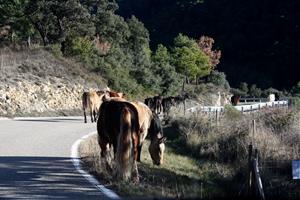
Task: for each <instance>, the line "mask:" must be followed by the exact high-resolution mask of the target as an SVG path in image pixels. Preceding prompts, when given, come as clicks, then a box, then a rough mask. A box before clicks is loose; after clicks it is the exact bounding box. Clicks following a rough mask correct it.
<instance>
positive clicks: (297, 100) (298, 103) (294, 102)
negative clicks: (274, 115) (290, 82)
mask: <svg viewBox="0 0 300 200" xmlns="http://www.w3.org/2000/svg"><path fill="white" fill-rule="evenodd" d="M289 101H290V102H289V103H290V105H291V106H292V107H294V108H295V109H297V110H300V97H292V98H291V99H290V100H289Z"/></svg>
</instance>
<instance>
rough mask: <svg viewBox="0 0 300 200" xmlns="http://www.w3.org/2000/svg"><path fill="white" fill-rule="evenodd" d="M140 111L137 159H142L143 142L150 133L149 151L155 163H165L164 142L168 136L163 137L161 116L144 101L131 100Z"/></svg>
mask: <svg viewBox="0 0 300 200" xmlns="http://www.w3.org/2000/svg"><path fill="white" fill-rule="evenodd" d="M131 103H132V104H133V105H134V106H135V108H136V109H137V111H138V114H139V124H140V133H139V141H138V154H137V161H139V162H140V161H141V151H142V146H143V143H144V141H145V139H146V137H147V135H148V132H149V133H150V138H151V143H150V146H149V152H150V155H151V157H152V161H153V164H156V165H160V164H162V163H163V154H164V149H165V146H164V142H165V140H166V138H164V137H163V131H162V127H161V123H160V119H159V117H158V116H157V115H156V114H155V113H154V112H152V111H151V110H150V109H149V107H148V106H147V105H145V104H144V103H142V102H138V101H136V102H131Z"/></svg>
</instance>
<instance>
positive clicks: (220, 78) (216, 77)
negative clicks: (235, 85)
mask: <svg viewBox="0 0 300 200" xmlns="http://www.w3.org/2000/svg"><path fill="white" fill-rule="evenodd" d="M207 81H208V82H211V83H213V84H214V85H217V86H222V87H224V88H225V89H229V88H230V86H229V83H228V81H227V80H226V75H225V74H224V72H219V71H212V73H211V74H210V75H208V77H207Z"/></svg>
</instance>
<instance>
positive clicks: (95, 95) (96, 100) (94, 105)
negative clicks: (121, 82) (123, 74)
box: [82, 90, 126, 123]
mask: <svg viewBox="0 0 300 200" xmlns="http://www.w3.org/2000/svg"><path fill="white" fill-rule="evenodd" d="M105 97H106V98H108V97H116V98H123V99H124V98H125V97H126V95H125V94H124V93H121V92H113V91H109V90H98V91H96V92H94V91H92V92H84V93H83V94H82V108H83V115H84V123H87V119H86V110H87V109H89V112H90V115H91V122H92V123H93V122H96V121H97V116H98V113H99V108H100V105H101V103H102V102H103V99H104V98H105Z"/></svg>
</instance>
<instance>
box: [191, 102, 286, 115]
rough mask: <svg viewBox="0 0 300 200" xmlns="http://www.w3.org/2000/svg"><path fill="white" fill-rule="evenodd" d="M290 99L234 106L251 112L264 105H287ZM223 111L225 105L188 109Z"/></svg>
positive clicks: (195, 110)
mask: <svg viewBox="0 0 300 200" xmlns="http://www.w3.org/2000/svg"><path fill="white" fill-rule="evenodd" d="M287 105H288V101H286V100H284V101H273V102H260V103H253V104H249V105H237V106H234V107H235V108H236V109H237V110H239V111H241V112H251V111H255V110H259V109H261V108H263V107H274V106H287ZM197 111H202V112H222V111H224V106H194V107H191V108H188V109H186V112H192V113H193V112H197Z"/></svg>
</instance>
